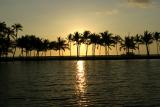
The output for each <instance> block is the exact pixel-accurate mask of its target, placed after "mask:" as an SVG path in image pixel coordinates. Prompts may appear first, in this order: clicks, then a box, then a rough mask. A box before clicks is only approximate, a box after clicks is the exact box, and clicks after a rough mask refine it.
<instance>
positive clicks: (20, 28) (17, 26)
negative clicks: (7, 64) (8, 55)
mask: <svg viewBox="0 0 160 107" xmlns="http://www.w3.org/2000/svg"><path fill="white" fill-rule="evenodd" d="M12 28H13V31H14V32H15V34H14V37H15V41H16V40H17V37H18V32H19V31H22V30H23V29H22V28H23V27H22V25H21V24H19V23H16V24H14V25H12ZM15 52H16V46H14V52H13V58H14V56H15Z"/></svg>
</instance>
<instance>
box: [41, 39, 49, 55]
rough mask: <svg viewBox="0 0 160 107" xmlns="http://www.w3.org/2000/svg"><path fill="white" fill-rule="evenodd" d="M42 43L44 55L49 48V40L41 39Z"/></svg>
mask: <svg viewBox="0 0 160 107" xmlns="http://www.w3.org/2000/svg"><path fill="white" fill-rule="evenodd" d="M42 42H43V43H42V44H43V50H44V54H45V56H46V53H47V50H48V49H49V40H47V39H45V40H43V41H42Z"/></svg>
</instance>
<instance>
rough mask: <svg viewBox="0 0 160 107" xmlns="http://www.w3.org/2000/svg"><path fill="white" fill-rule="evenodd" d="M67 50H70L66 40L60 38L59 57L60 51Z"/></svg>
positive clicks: (58, 41)
mask: <svg viewBox="0 0 160 107" xmlns="http://www.w3.org/2000/svg"><path fill="white" fill-rule="evenodd" d="M65 49H69V47H68V44H66V41H65V40H64V39H61V38H60V37H58V39H57V50H59V56H61V54H60V51H61V50H63V51H65Z"/></svg>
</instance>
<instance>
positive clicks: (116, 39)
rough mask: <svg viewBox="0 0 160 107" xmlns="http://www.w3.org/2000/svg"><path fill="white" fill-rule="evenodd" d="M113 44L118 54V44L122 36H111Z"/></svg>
mask: <svg viewBox="0 0 160 107" xmlns="http://www.w3.org/2000/svg"><path fill="white" fill-rule="evenodd" d="M113 41H114V44H115V46H116V53H117V55H118V44H119V43H121V42H122V38H121V37H120V36H119V35H116V36H114V37H113Z"/></svg>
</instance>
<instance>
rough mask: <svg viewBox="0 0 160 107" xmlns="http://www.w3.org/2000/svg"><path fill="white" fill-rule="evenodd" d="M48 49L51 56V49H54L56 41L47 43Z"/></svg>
mask: <svg viewBox="0 0 160 107" xmlns="http://www.w3.org/2000/svg"><path fill="white" fill-rule="evenodd" d="M49 50H50V56H52V55H51V53H52V52H51V51H52V50H56V41H52V42H50V43H49Z"/></svg>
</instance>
